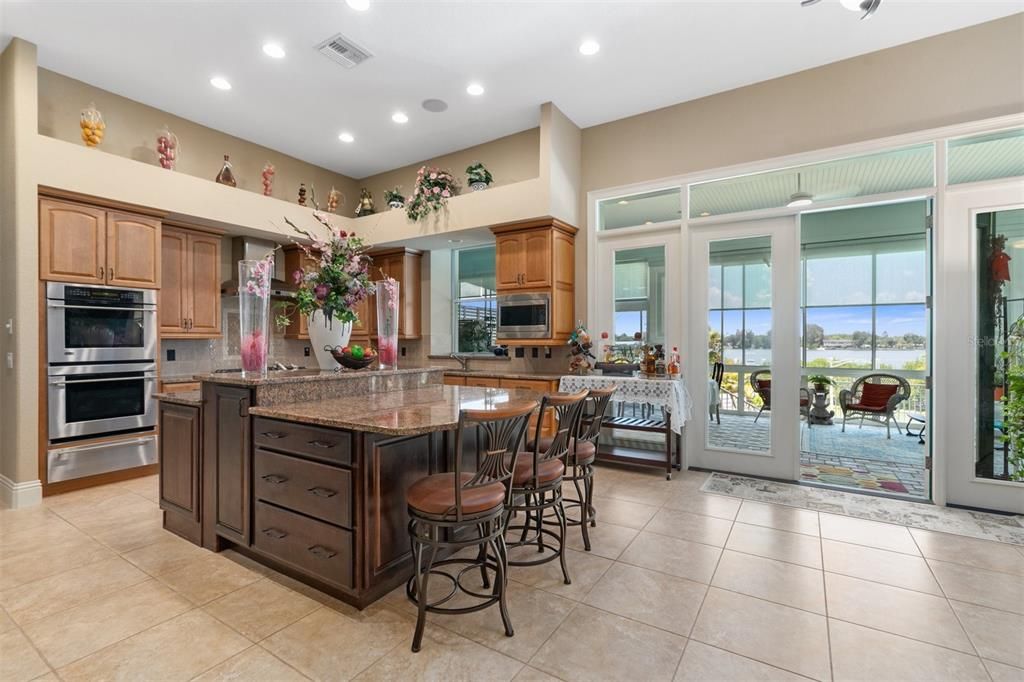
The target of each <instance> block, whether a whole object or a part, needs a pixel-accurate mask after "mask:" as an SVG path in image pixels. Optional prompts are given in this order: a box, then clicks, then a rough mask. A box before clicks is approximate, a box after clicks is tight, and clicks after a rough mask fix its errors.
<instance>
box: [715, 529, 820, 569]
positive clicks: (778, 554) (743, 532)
mask: <svg viewBox="0 0 1024 682" xmlns="http://www.w3.org/2000/svg"><path fill="white" fill-rule="evenodd" d="M725 546H726V548H727V549H731V550H735V551H737V552H745V553H746V554H757V555H758V556H763V557H768V558H769V559H778V560H779V561H788V562H789V563H792V564H801V565H803V566H809V567H811V568H821V541H820V540H819V539H818V538H816V537H812V536H810V535H804V534H802V533H790V532H788V531H784V530H775V529H774V528H767V527H765V526H750V525H747V524H745V523H736V524H735V525H733V527H732V533H731V534H730V535H729V541H728V542H727V543H726V544H725Z"/></svg>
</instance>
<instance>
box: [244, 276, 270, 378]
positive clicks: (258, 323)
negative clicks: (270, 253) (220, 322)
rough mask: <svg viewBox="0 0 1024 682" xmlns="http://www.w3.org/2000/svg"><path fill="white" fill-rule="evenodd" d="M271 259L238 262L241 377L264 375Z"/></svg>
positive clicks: (268, 340)
mask: <svg viewBox="0 0 1024 682" xmlns="http://www.w3.org/2000/svg"><path fill="white" fill-rule="evenodd" d="M273 270H274V259H273V258H265V259H263V260H242V261H238V281H239V282H240V283H241V286H240V287H239V288H238V316H239V320H238V322H239V332H240V336H241V338H240V339H239V341H240V343H239V346H238V350H239V354H240V355H241V356H242V376H255V377H265V376H267V348H268V345H269V342H270V334H269V328H268V325H269V323H270V275H271V273H272V272H273Z"/></svg>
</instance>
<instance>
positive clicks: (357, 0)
mask: <svg viewBox="0 0 1024 682" xmlns="http://www.w3.org/2000/svg"><path fill="white" fill-rule="evenodd" d="M345 4H346V5H348V6H349V7H351V8H352V9H354V10H355V11H357V12H365V11H366V10H368V9H370V0H345Z"/></svg>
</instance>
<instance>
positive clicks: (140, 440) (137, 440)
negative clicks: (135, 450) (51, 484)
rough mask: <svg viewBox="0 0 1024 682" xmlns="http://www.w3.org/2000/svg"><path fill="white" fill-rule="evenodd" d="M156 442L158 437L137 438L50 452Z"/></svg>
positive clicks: (82, 450)
mask: <svg viewBox="0 0 1024 682" xmlns="http://www.w3.org/2000/svg"><path fill="white" fill-rule="evenodd" d="M154 440H156V436H146V437H144V438H135V439H133V440H119V441H114V442H107V443H97V444H96V445H83V446H81V447H71V448H60V449H58V450H50V452H56V453H65V452H87V451H90V450H99V449H101V448H109V447H110V446H111V445H143V444H145V443H149V442H152V441H154Z"/></svg>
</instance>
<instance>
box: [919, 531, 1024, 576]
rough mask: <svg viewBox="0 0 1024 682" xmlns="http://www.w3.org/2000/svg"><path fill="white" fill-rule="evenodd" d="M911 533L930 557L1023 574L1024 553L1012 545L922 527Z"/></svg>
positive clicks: (922, 551)
mask: <svg viewBox="0 0 1024 682" xmlns="http://www.w3.org/2000/svg"><path fill="white" fill-rule="evenodd" d="M910 534H911V535H912V536H914V539H915V540H916V541H917V546H918V547H920V549H921V554H923V555H925V556H926V557H928V558H929V559H938V560H939V561H950V562H953V563H955V564H965V565H967V566H975V567H977V568H987V569H988V570H990V571H1002V572H1003V573H1014V574H1016V575H1019V576H1024V554H1021V553H1020V552H1019V551H1018V550H1017V548H1016V547H1014V546H1013V545H1006V544H1003V543H1001V542H988V541H987V540H978V539H977V538H969V537H964V536H963V535H951V534H950V533H936V532H933V531H930V530H921V529H919V528H911V529H910Z"/></svg>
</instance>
